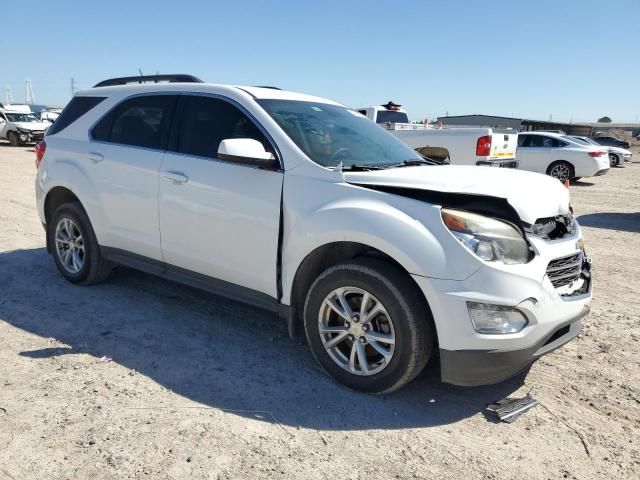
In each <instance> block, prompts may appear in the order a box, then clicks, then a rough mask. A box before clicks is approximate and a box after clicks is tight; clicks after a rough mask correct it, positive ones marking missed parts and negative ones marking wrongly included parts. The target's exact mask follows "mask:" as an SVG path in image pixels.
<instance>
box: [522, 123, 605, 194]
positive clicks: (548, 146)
mask: <svg viewBox="0 0 640 480" xmlns="http://www.w3.org/2000/svg"><path fill="white" fill-rule="evenodd" d="M516 156H517V160H518V162H519V163H518V168H520V169H521V170H529V171H531V172H538V173H546V174H547V175H551V176H552V177H554V178H557V179H558V180H560V181H561V182H564V181H566V180H576V179H578V178H581V177H595V176H598V175H604V174H606V173H607V172H608V171H609V156H608V154H607V147H603V146H597V147H596V146H592V145H584V144H582V143H580V142H578V141H577V140H572V139H570V138H568V137H567V136H566V135H562V134H559V133H551V132H541V133H538V132H520V133H519V134H518V151H517V154H516Z"/></svg>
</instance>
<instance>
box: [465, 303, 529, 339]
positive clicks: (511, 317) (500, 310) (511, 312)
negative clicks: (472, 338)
mask: <svg viewBox="0 0 640 480" xmlns="http://www.w3.org/2000/svg"><path fill="white" fill-rule="evenodd" d="M467 310H468V311H469V317H470V318H471V324H472V325H473V328H474V330H475V331H476V332H478V333H482V334H485V335H503V334H507V333H518V332H519V331H521V330H522V329H523V328H524V327H526V326H527V324H528V323H529V320H528V319H527V317H526V316H525V314H524V313H522V312H521V311H520V310H518V309H517V308H514V307H506V306H504V305H492V304H489V303H477V302H467Z"/></svg>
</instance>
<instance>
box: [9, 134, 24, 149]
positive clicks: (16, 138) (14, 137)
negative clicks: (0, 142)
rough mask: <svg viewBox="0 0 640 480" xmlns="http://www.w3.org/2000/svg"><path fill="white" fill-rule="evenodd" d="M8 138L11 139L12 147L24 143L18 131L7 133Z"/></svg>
mask: <svg viewBox="0 0 640 480" xmlns="http://www.w3.org/2000/svg"><path fill="white" fill-rule="evenodd" d="M7 140H9V144H10V145H11V146H12V147H19V146H20V145H22V142H21V141H20V137H19V136H18V134H17V133H16V132H9V134H8V135H7Z"/></svg>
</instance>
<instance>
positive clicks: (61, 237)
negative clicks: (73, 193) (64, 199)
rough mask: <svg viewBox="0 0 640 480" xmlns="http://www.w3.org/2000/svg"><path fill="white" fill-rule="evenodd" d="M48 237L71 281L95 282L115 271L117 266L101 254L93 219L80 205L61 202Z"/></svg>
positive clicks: (49, 228) (62, 269) (53, 217)
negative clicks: (92, 224) (114, 267)
mask: <svg viewBox="0 0 640 480" xmlns="http://www.w3.org/2000/svg"><path fill="white" fill-rule="evenodd" d="M69 232H71V233H69ZM47 237H48V242H49V245H50V246H51V250H52V254H53V259H54V261H55V263H56V266H57V267H58V270H59V271H60V273H61V274H62V276H63V277H64V278H66V279H67V280H68V281H70V282H71V283H76V284H80V285H92V284H95V283H99V282H102V281H103V280H105V279H106V278H107V277H108V276H109V274H110V273H111V270H112V268H113V266H112V264H111V262H109V261H107V260H105V259H104V258H103V257H102V255H100V247H99V245H98V241H97V239H96V235H95V233H94V231H93V228H92V227H91V222H90V221H89V217H88V216H87V214H86V212H85V211H84V209H83V208H82V206H81V205H80V204H78V203H64V204H62V205H60V206H59V207H58V208H57V209H56V210H55V212H54V213H53V216H52V217H51V221H50V222H49V224H48V225H47ZM70 238H71V239H74V240H73V241H72V242H70V241H69V239H70ZM65 245H66V248H65ZM67 251H70V253H68V254H67V253H66V252H67ZM76 253H77V255H76ZM74 257H75V258H74ZM77 267H79V268H77Z"/></svg>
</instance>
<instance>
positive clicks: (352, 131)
mask: <svg viewBox="0 0 640 480" xmlns="http://www.w3.org/2000/svg"><path fill="white" fill-rule="evenodd" d="M258 103H259V104H260V105H261V106H262V108H264V109H265V110H266V111H267V113H268V114H269V115H270V116H271V117H272V118H273V119H274V120H275V121H276V123H277V124H278V125H279V126H280V127H281V128H282V129H283V130H284V131H285V133H286V134H287V135H288V136H289V138H291V140H293V142H294V143H295V144H296V145H297V146H298V147H300V149H301V150H302V151H303V152H304V153H306V154H307V156H308V157H309V158H310V159H311V160H313V161H314V162H316V163H317V164H319V165H322V166H324V167H335V166H337V165H338V164H339V163H341V162H342V163H343V165H344V166H345V167H349V166H356V167H357V166H379V167H384V166H391V165H397V164H400V163H403V162H405V161H414V160H417V161H423V160H422V157H421V156H420V155H418V154H417V153H416V152H414V151H413V150H411V149H410V148H409V147H407V146H406V145H405V144H404V143H402V142H401V141H400V140H398V139H396V138H395V137H394V136H393V135H391V134H390V133H387V131H386V130H384V128H382V127H380V126H378V125H376V124H375V123H373V122H372V121H370V120H368V119H366V118H365V117H363V116H362V115H360V114H359V113H356V112H354V111H352V110H348V109H346V108H344V107H339V106H337V105H328V104H326V103H314V102H300V101H294V100H258Z"/></svg>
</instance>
